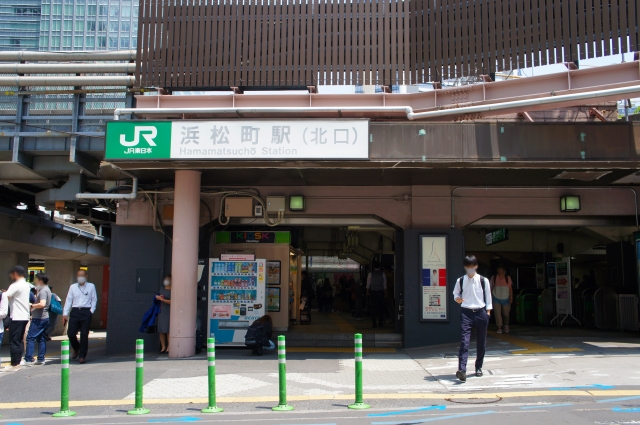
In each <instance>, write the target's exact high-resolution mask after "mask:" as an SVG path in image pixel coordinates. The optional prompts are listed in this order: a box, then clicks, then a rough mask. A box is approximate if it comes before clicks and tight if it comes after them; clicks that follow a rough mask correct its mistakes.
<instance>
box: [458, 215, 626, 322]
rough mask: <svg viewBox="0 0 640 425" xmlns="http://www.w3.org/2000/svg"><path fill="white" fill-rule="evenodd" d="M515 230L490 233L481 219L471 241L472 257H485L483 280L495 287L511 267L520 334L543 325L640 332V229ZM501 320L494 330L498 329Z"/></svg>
mask: <svg viewBox="0 0 640 425" xmlns="http://www.w3.org/2000/svg"><path fill="white" fill-rule="evenodd" d="M509 224H510V223H509V222H506V221H505V223H504V227H497V226H494V227H483V225H482V220H481V221H480V223H476V224H472V225H470V226H468V227H467V228H466V230H464V232H463V234H464V238H465V252H466V253H467V254H473V255H475V256H476V257H478V259H479V263H480V266H479V273H480V274H482V275H483V276H486V277H488V278H489V279H491V280H492V282H493V281H494V279H495V276H496V274H497V271H498V268H504V269H505V270H506V274H507V275H508V276H509V279H510V281H512V285H513V302H512V303H511V308H510V314H509V322H510V328H511V330H512V331H513V330H514V329H516V330H517V329H524V328H529V327H543V326H561V327H581V328H585V329H600V330H616V329H620V330H632V331H637V330H638V319H637V315H636V313H635V312H636V306H637V300H638V275H637V266H636V263H637V251H636V247H635V236H634V230H636V229H635V227H633V226H615V225H609V226H575V227H567V226H563V225H562V223H556V225H552V226H548V225H547V226H546V227H544V228H540V227H525V226H513V225H512V226H509ZM507 226H509V227H507ZM494 303H495V298H494ZM494 316H495V315H494ZM495 320H496V319H495V317H493V318H492V323H491V325H490V331H491V330H493V331H494V332H495V331H497V329H498V327H497V323H496V322H495Z"/></svg>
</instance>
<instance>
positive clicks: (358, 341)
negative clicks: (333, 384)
mask: <svg viewBox="0 0 640 425" xmlns="http://www.w3.org/2000/svg"><path fill="white" fill-rule="evenodd" d="M355 354H356V402H355V403H353V404H350V405H349V409H368V408H369V407H370V406H369V405H368V404H366V403H364V401H363V400H362V334H356V335H355Z"/></svg>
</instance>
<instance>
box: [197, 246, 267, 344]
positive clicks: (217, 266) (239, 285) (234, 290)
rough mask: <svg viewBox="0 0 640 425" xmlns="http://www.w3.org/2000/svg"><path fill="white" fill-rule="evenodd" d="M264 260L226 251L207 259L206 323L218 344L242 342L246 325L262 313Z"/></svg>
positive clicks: (210, 334) (263, 305)
mask: <svg viewBox="0 0 640 425" xmlns="http://www.w3.org/2000/svg"><path fill="white" fill-rule="evenodd" d="M265 276H266V260H256V259H254V258H253V256H242V255H236V256H233V255H227V256H222V257H221V258H220V259H217V258H211V259H210V261H209V290H208V305H209V320H208V323H209V326H208V330H207V334H208V335H209V337H210V338H215V339H216V343H217V344H224V345H242V346H243V345H244V336H245V334H246V333H247V328H248V327H249V325H251V323H253V321H254V320H257V319H259V318H260V317H262V316H263V315H264V314H265V311H266V303H265V293H266V277H265Z"/></svg>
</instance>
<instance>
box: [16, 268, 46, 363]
mask: <svg viewBox="0 0 640 425" xmlns="http://www.w3.org/2000/svg"><path fill="white" fill-rule="evenodd" d="M48 282H49V277H48V276H47V275H46V274H44V273H38V274H37V275H36V289H37V290H38V295H37V296H36V302H35V303H34V304H31V326H30V327H29V332H28V333H27V351H26V353H25V355H24V360H23V361H22V363H20V365H25V366H31V365H35V366H40V365H44V356H45V354H46V353H47V333H46V332H47V329H48V328H49V307H50V306H51V290H50V289H49V286H48V285H47V284H48ZM36 341H37V342H38V359H37V360H34V359H33V350H34V345H35V342H36Z"/></svg>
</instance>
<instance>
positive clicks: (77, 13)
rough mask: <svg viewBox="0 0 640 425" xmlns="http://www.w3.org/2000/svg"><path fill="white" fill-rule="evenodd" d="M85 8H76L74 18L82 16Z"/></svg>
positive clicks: (80, 6)
mask: <svg viewBox="0 0 640 425" xmlns="http://www.w3.org/2000/svg"><path fill="white" fill-rule="evenodd" d="M84 11H85V7H84V5H77V6H76V16H84Z"/></svg>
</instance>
